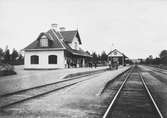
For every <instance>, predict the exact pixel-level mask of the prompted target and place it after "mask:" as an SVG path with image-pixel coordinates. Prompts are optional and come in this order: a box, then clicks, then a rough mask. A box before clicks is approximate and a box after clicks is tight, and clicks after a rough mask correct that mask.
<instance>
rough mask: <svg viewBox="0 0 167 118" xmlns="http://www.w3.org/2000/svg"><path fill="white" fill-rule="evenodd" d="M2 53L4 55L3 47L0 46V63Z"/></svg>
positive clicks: (0, 61)
mask: <svg viewBox="0 0 167 118" xmlns="http://www.w3.org/2000/svg"><path fill="white" fill-rule="evenodd" d="M3 55H4V53H3V49H2V48H0V64H1V63H2V60H3Z"/></svg>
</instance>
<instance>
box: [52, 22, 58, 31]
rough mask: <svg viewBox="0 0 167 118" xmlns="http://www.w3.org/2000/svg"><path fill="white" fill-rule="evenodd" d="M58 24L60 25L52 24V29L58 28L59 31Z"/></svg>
mask: <svg viewBox="0 0 167 118" xmlns="http://www.w3.org/2000/svg"><path fill="white" fill-rule="evenodd" d="M57 26H58V24H55V23H54V24H51V27H52V29H54V30H56V31H57Z"/></svg>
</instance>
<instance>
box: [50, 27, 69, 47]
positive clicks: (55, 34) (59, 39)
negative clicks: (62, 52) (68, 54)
mask: <svg viewBox="0 0 167 118" xmlns="http://www.w3.org/2000/svg"><path fill="white" fill-rule="evenodd" d="M50 31H52V32H53V34H54V35H55V36H56V38H57V39H58V41H59V42H60V43H61V45H62V46H63V48H64V49H66V48H65V46H64V45H63V43H62V42H61V39H59V37H58V36H57V34H56V33H55V32H54V31H53V29H51V30H50Z"/></svg>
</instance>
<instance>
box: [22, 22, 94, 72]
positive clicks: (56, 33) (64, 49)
mask: <svg viewBox="0 0 167 118" xmlns="http://www.w3.org/2000/svg"><path fill="white" fill-rule="evenodd" d="M81 44H82V42H81V38H80V35H79V32H78V30H68V31H66V30H65V28H63V27H61V28H60V29H59V30H58V29H57V25H56V24H52V28H51V29H50V30H49V31H47V32H42V33H40V34H39V36H38V37H37V39H36V40H35V41H33V42H32V43H31V44H29V45H28V46H27V47H25V48H24V55H25V58H24V59H25V60H24V69H57V68H69V67H85V66H86V65H87V64H88V63H89V60H90V59H91V56H90V54H88V53H87V52H85V51H83V50H82V49H81V48H80V46H81Z"/></svg>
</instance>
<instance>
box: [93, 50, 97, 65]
mask: <svg viewBox="0 0 167 118" xmlns="http://www.w3.org/2000/svg"><path fill="white" fill-rule="evenodd" d="M92 61H93V63H97V62H98V56H97V54H96V52H93V53H92Z"/></svg>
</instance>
